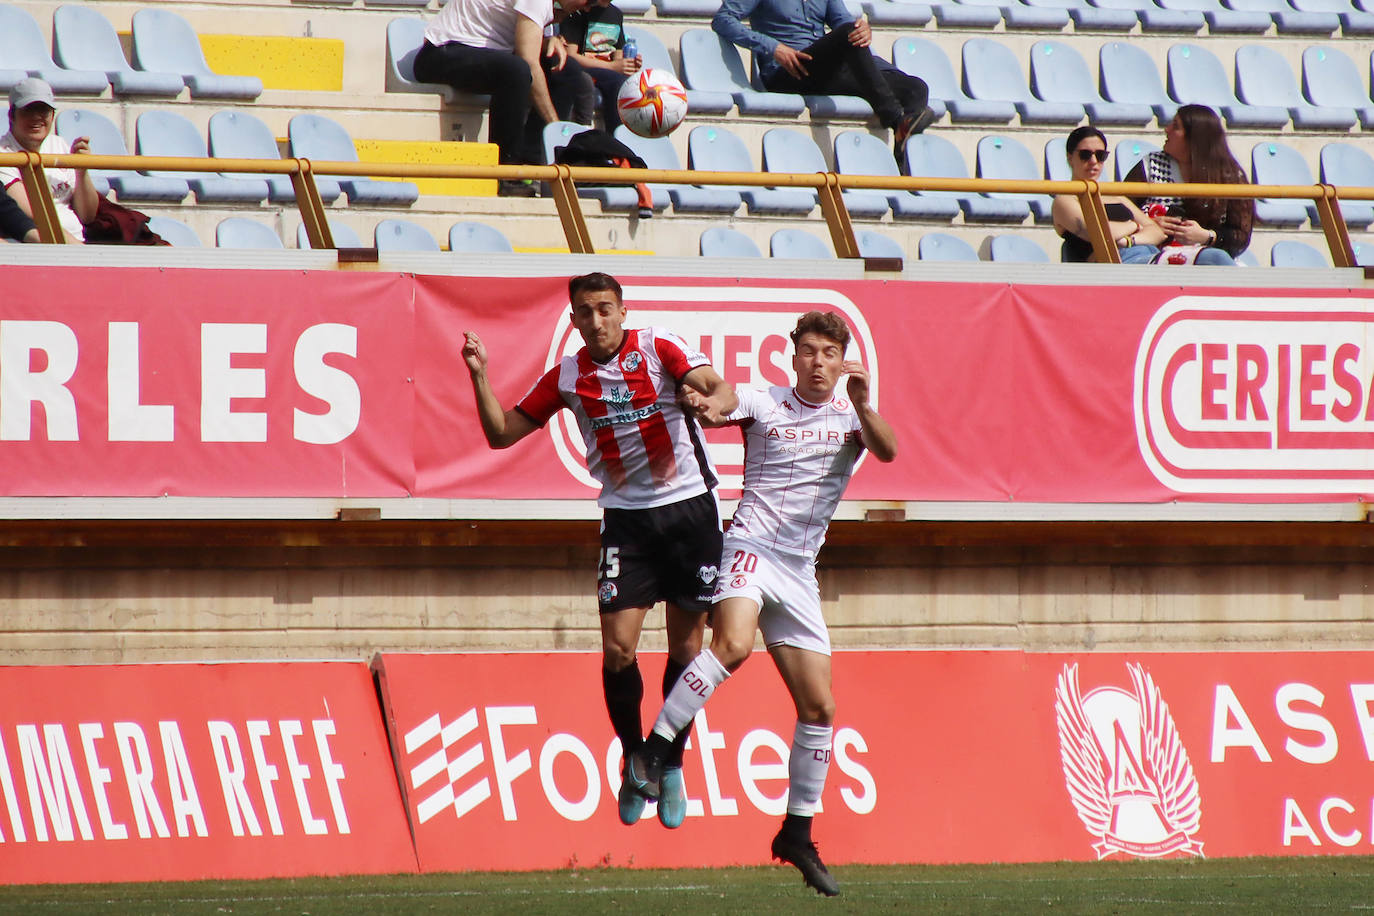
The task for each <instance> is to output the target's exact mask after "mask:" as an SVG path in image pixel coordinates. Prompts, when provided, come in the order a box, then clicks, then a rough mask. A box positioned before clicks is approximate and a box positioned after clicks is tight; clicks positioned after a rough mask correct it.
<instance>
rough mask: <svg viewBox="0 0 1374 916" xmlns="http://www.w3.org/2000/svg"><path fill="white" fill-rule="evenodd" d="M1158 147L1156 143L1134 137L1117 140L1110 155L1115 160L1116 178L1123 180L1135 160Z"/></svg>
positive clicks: (1133, 166) (1133, 165)
mask: <svg viewBox="0 0 1374 916" xmlns="http://www.w3.org/2000/svg"><path fill="white" fill-rule="evenodd" d="M1158 149H1159V146H1158V144H1155V143H1151V142H1150V141H1149V140H1141V139H1138V138H1135V137H1126V138H1123V139H1122V140H1120V141H1118V142H1117V144H1116V151H1115V153H1114V154H1113V155H1112V158H1113V159H1115V160H1116V166H1115V168H1116V180H1117V181H1125V180H1126V176H1127V175H1129V174H1130V173H1131V169H1133V168H1135V164H1136V163H1137V162H1139V161H1140V160H1141V159H1144V158H1145V156H1146V155H1147V154H1149V153H1153V152H1155V151H1156V150H1158Z"/></svg>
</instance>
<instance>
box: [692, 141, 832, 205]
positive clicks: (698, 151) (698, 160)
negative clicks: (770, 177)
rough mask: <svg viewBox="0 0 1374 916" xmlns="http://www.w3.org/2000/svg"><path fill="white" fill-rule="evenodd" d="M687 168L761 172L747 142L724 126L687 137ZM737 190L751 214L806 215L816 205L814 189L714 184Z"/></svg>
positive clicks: (717, 186)
mask: <svg viewBox="0 0 1374 916" xmlns="http://www.w3.org/2000/svg"><path fill="white" fill-rule="evenodd" d="M687 167H688V168H689V169H695V170H698V171H706V172H757V171H758V169H757V168H755V166H754V164H753V162H751V161H750V159H749V151H748V150H747V149H745V146H744V141H743V140H741V139H740V138H739V137H737V136H735V135H734V134H733V133H731V132H730V131H729V130H726V129H725V128H724V127H707V126H702V127H694V128H692V132H691V134H689V135H688V137H687ZM713 187H716V188H721V189H723V190H724V189H728V190H731V191H735V192H737V193H738V194H739V196H740V197H741V198H742V199H743V200H744V205H745V206H746V207H747V208H748V209H749V212H750V213H790V214H793V215H798V216H804V215H806V214H807V213H810V212H811V210H812V208H814V207H815V206H816V192H815V191H813V190H811V189H810V188H758V187H750V186H748V185H728V186H723V185H713Z"/></svg>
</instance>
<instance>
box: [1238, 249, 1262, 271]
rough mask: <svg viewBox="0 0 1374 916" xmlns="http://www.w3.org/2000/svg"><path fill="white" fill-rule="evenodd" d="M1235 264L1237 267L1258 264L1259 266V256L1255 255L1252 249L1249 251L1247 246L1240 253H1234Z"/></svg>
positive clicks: (1256, 265) (1255, 265)
mask: <svg viewBox="0 0 1374 916" xmlns="http://www.w3.org/2000/svg"><path fill="white" fill-rule="evenodd" d="M1236 266H1237V267H1259V266H1260V262H1259V258H1257V257H1255V253H1254V252H1253V251H1251V250H1250V249H1249V248H1247V249H1245V250H1244V251H1242V252H1241V253H1240V254H1238V255H1236Z"/></svg>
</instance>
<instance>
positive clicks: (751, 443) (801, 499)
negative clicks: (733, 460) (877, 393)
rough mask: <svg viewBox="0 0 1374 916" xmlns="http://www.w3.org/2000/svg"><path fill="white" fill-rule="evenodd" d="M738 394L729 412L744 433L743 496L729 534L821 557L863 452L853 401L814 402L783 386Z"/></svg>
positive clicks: (784, 550) (780, 548) (791, 552)
mask: <svg viewBox="0 0 1374 916" xmlns="http://www.w3.org/2000/svg"><path fill="white" fill-rule="evenodd" d="M737 393H738V394H739V407H738V408H736V409H735V412H734V413H733V414H731V415H730V417H731V421H732V422H734V421H738V422H739V424H740V426H741V427H742V429H743V432H744V493H743V495H742V496H741V497H740V501H739V507H738V508H737V509H736V510H735V515H734V519H733V521H731V523H730V534H731V535H733V536H743V537H746V538H748V539H749V540H752V541H755V542H757V543H759V544H762V545H764V546H767V547H769V548H771V549H773V550H776V551H779V552H780V553H788V554H793V555H796V556H803V557H809V558H810V559H812V560H815V558H816V552H817V551H819V550H820V549H821V544H823V543H824V542H825V532H826V529H827V528H828V527H829V526H830V519H831V516H833V515H834V514H835V507H836V506H837V505H839V502H840V497H841V496H843V495H844V489H845V487H846V486H848V484H849V478H850V476H851V475H852V474H853V473H854V465H855V463H856V462H857V461H858V460H859V455H861V454H862V453H863V449H864V445H863V437H862V434H861V430H862V427H861V426H860V425H859V416H858V414H857V413H855V411H854V405H853V404H851V403H850V402H849V400H848V399H847V398H840V397H834V398H831V399H830V402H829V403H826V404H819V405H817V404H808V403H807V402H805V401H803V400H802V399H801V398H799V397H797V393H796V391H795V390H793V389H792V388H788V387H786V386H782V385H776V386H774V387H772V388H769V389H768V390H767V391H757V390H751V389H744V388H741V389H739V390H738V392H737Z"/></svg>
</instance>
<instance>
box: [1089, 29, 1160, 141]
mask: <svg viewBox="0 0 1374 916" xmlns="http://www.w3.org/2000/svg"><path fill="white" fill-rule="evenodd" d="M1097 68H1098V74H1099V79H1100V80H1101V86H1100V88H1101V90H1102V97H1103V98H1104V99H1106V100H1107V101H1109V102H1125V103H1129V104H1135V105H1149V106H1150V107H1151V108H1153V109H1154V112H1155V118H1156V120H1158V121H1159V123H1160V124H1161V125H1163V124H1168V123H1169V122H1170V121H1172V120H1173V118H1174V112H1175V111H1177V110H1178V104H1177V103H1176V102H1173V101H1171V100H1170V99H1169V97H1168V96H1167V95H1165V93H1164V85H1163V83H1161V82H1160V81H1159V70H1158V69H1156V68H1155V62H1154V61H1153V60H1152V59H1151V58H1150V55H1149V54H1148V53H1146V52H1145V50H1144V49H1142V48H1139V47H1137V46H1136V45H1134V44H1131V43H1129V42H1125V41H1108V42H1103V44H1102V46H1101V47H1100V48H1098V51H1097Z"/></svg>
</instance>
